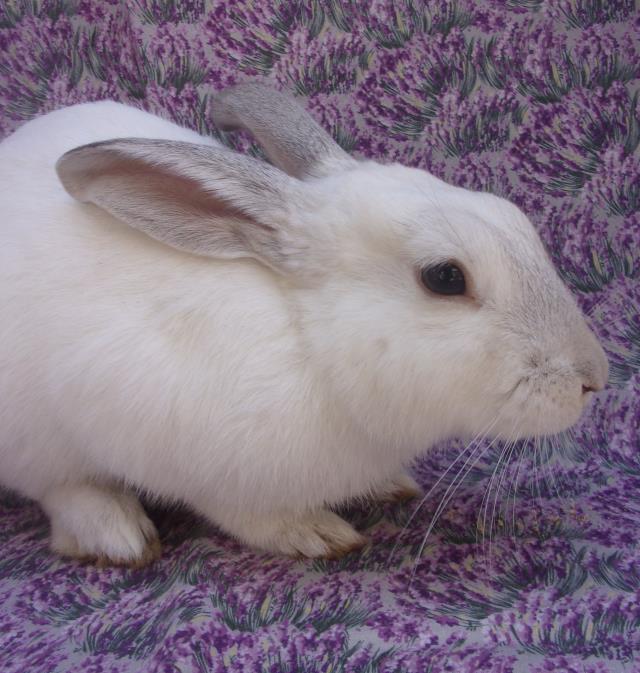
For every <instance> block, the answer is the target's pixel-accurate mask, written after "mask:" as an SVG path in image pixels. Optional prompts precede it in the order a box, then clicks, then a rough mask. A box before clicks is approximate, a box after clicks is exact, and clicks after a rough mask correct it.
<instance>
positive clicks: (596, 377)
mask: <svg viewBox="0 0 640 673" xmlns="http://www.w3.org/2000/svg"><path fill="white" fill-rule="evenodd" d="M578 371H579V372H580V375H581V377H582V393H583V395H584V394H586V393H596V392H598V391H600V390H603V389H604V387H605V386H606V385H607V381H608V379H609V362H608V361H607V357H606V355H605V354H604V351H603V350H602V347H601V346H600V344H597V347H596V353H595V354H594V356H593V357H592V358H591V360H589V361H588V362H584V363H581V366H579V367H578Z"/></svg>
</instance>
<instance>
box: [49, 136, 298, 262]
mask: <svg viewBox="0 0 640 673" xmlns="http://www.w3.org/2000/svg"><path fill="white" fill-rule="evenodd" d="M56 169H57V171H58V176H59V178H60V180H61V181H62V184H63V185H64V187H65V189H66V190H67V191H68V192H69V193H70V194H71V195H72V196H73V197H75V198H76V199H78V200H80V201H83V202H88V203H93V204H95V205H97V206H99V207H101V208H103V209H104V210H106V211H107V212H109V213H110V214H112V215H113V216H115V217H117V218H118V219H120V220H122V221H123V222H125V223H126V224H128V225H129V226H131V227H133V228H135V229H139V230H140V231H143V232H145V233H146V234H148V235H149V236H151V237H153V238H155V239H157V240H159V241H163V242H164V243H167V244H168V245H171V246H173V247H175V248H179V249H180V250H185V251H188V252H192V253H195V254H198V255H204V256H208V257H216V258H227V259H228V258H236V257H253V258H256V259H259V260H260V261H262V262H264V263H265V264H267V265H268V266H270V267H272V268H274V269H276V270H279V271H281V272H289V271H294V270H295V269H298V268H300V266H301V265H303V264H305V259H304V258H305V252H306V250H307V248H308V247H310V240H308V238H307V236H306V235H305V228H304V226H303V225H302V224H301V222H300V220H301V219H302V218H300V217H296V215H297V214H300V213H301V212H302V206H301V205H300V204H301V203H303V202H304V200H305V197H304V194H303V192H302V190H303V189H304V185H303V183H301V182H299V181H298V180H295V179H293V178H290V177H289V176H287V175H285V174H284V173H283V172H281V171H279V170H278V169H277V168H274V167H273V166H270V165H269V164H266V163H265V162H263V161H258V160H256V159H253V158H251V157H247V156H244V155H241V154H238V153H237V152H233V151H232V150H229V149H227V148H225V147H222V146H206V145H194V144H190V143H184V142H175V141H168V140H143V139H122V140H110V141H106V142H100V143H94V144H91V145H84V146H82V147H78V148H76V149H74V150H71V151H70V152H67V153H66V154H65V155H63V156H62V157H61V158H60V159H59V161H58V163H57V165H56Z"/></svg>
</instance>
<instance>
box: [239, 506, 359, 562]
mask: <svg viewBox="0 0 640 673" xmlns="http://www.w3.org/2000/svg"><path fill="white" fill-rule="evenodd" d="M249 521H251V523H246V522H245V524H244V525H243V526H242V530H241V531H237V532H236V536H237V537H239V538H240V539H241V540H243V541H244V542H247V543H248V544H250V545H252V546H255V547H260V548H261V549H265V550H267V551H271V552H275V553H278V554H286V555H287V556H294V557H300V556H303V557H307V558H339V557H341V556H344V555H345V554H348V553H349V552H352V551H355V550H357V549H361V548H362V547H364V545H365V544H366V543H367V539H366V538H365V537H363V536H362V535H360V533H358V531H356V530H355V528H353V526H351V525H350V524H348V523H347V522H346V521H344V519H341V518H340V517H339V516H338V515H337V514H334V513H333V512H329V511H328V510H324V509H322V510H317V511H315V512H311V513H309V514H306V515H302V516H285V517H281V518H280V517H279V518H275V517H274V518H272V519H255V518H253V517H252V518H251V519H249Z"/></svg>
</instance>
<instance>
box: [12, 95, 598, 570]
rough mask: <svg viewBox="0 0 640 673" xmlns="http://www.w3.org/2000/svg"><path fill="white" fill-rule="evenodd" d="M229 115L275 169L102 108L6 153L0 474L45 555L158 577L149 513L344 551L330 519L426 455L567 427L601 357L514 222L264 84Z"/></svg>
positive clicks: (396, 484) (498, 208) (409, 485)
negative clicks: (171, 513)
mask: <svg viewBox="0 0 640 673" xmlns="http://www.w3.org/2000/svg"><path fill="white" fill-rule="evenodd" d="M216 103H217V104H216V122H217V123H218V124H219V125H220V126H221V127H222V128H225V129H231V128H234V127H242V128H246V129H249V130H251V131H252V132H253V133H254V135H255V136H256V138H257V139H258V141H259V142H261V144H262V146H263V147H264V149H265V151H266V153H267V155H268V156H269V158H270V160H271V161H272V163H273V165H271V164H267V163H266V162H263V161H260V160H257V159H254V158H251V157H248V156H243V155H241V154H239V153H236V152H233V151H231V150H229V149H227V148H225V147H223V146H222V145H220V144H219V143H217V142H216V141H214V140H213V139H211V138H205V137H202V136H199V135H197V134H196V133H194V132H192V131H189V130H186V129H184V128H180V127H179V126H176V125H175V124H172V123H170V122H168V121H164V120H162V119H159V118H157V117H154V116H152V115H150V114H147V113H145V112H142V111H139V110H136V109H132V108H130V107H126V106H124V105H120V104H117V103H113V102H99V103H88V104H83V105H77V106H74V107H70V108H67V109H63V110H58V111H56V112H52V113H50V114H47V115H45V116H43V117H41V118H39V119H35V120H33V121H30V122H28V123H27V124H25V125H24V126H22V128H20V129H19V130H18V131H17V132H16V133H14V134H13V135H12V136H10V137H9V138H7V139H6V140H4V141H3V142H2V143H1V144H0V190H1V192H0V307H1V311H2V322H1V323H0V400H1V402H0V404H1V407H0V480H1V481H2V483H3V484H4V485H5V486H7V487H10V488H13V489H16V490H17V491H19V492H21V493H23V494H25V495H26V496H29V497H31V498H34V499H36V500H37V501H39V502H40V503H41V504H42V506H43V507H44V509H45V511H46V512H47V514H48V515H49V517H50V519H51V544H52V548H53V549H54V550H56V551H58V552H60V553H62V554H65V555H71V556H79V557H88V558H99V559H103V560H106V561H110V562H113V563H127V564H142V563H145V562H148V561H150V560H151V559H153V558H154V557H155V556H156V555H157V554H158V552H159V544H158V541H157V534H156V532H155V529H154V527H153V524H152V523H151V522H150V521H149V519H148V518H147V517H146V515H145V513H144V510H143V509H142V507H141V505H140V504H139V502H138V500H137V498H136V496H135V493H136V492H146V493H149V494H152V495H153V496H155V497H158V498H161V499H163V500H165V501H180V502H183V503H187V504H188V505H189V506H191V507H193V508H194V509H195V510H197V511H198V512H200V513H202V514H204V515H205V516H206V517H208V518H209V519H210V520H212V521H214V522H216V523H217V524H218V525H219V526H220V527H221V528H222V529H224V530H225V531H227V532H228V533H230V534H232V535H234V536H236V537H237V538H238V539H240V540H242V541H244V542H245V543H247V544H249V545H253V546H256V547H259V548H262V549H266V550H271V551H274V552H282V553H285V554H293V555H298V554H301V555H304V556H309V557H316V556H328V555H336V554H340V553H344V552H346V551H348V550H350V549H354V548H357V547H359V546H361V545H362V544H363V543H364V538H363V537H362V536H361V535H360V534H359V533H357V532H356V531H355V530H354V529H353V528H352V527H351V526H350V525H349V524H348V523H346V522H345V521H343V520H342V519H341V518H339V517H338V516H337V515H336V514H334V513H333V512H331V510H330V508H331V507H332V506H334V505H336V504H338V503H340V502H343V501H345V500H347V499H349V498H351V497H354V496H359V495H364V494H378V495H380V496H386V497H394V496H397V495H402V494H410V493H411V492H413V491H414V490H415V488H416V486H415V484H414V482H413V481H412V480H411V478H410V477H409V476H408V475H407V474H406V473H405V472H404V471H403V470H404V467H405V466H406V465H407V464H408V463H410V461H411V460H412V459H413V458H414V457H415V456H417V455H418V454H419V453H421V452H423V451H425V450H426V449H428V448H429V447H430V446H432V445H433V444H434V443H435V442H437V441H439V440H443V439H445V438H449V437H452V436H469V435H471V436H473V435H476V434H477V433H482V432H487V433H489V434H491V435H492V436H501V437H523V436H529V435H541V434H546V433H554V432H557V431H560V430H562V429H564V428H566V427H568V426H570V425H572V424H573V423H574V422H575V421H576V420H577V419H578V417H579V415H580V413H581V411H582V409H583V407H584V405H585V403H586V401H587V400H588V398H589V397H590V394H589V393H590V391H593V390H599V389H601V388H602V387H603V386H604V384H605V382H606V379H607V362H606V358H605V356H604V353H603V351H602V349H601V347H600V345H599V344H598V342H597V340H596V339H595V337H594V336H593V334H592V333H591V332H590V331H589V329H588V327H587V326H586V324H585V321H584V319H583V317H582V315H581V314H580V312H579V310H578V308H577V306H576V304H575V302H574V300H573V299H572V297H571V295H570V293H569V292H568V290H567V289H566V288H565V287H564V285H563V284H562V282H561V281H560V280H559V278H558V276H557V275H556V272H555V271H554V269H553V267H552V265H551V263H550V261H549V259H548V257H547V254H546V253H545V250H544V248H543V246H542V243H541V242H540V240H539V238H538V236H537V235H536V233H535V231H534V228H533V227H532V225H531V224H530V222H529V221H528V220H527V218H526V217H525V216H524V215H523V214H522V212H520V211H519V210H518V209H517V208H516V207H515V206H514V205H512V204H510V203H509V202H507V201H504V200H502V199H500V198H497V197H495V196H491V195H489V194H483V193H474V192H471V191H468V190H465V189H460V188H456V187H452V186H450V185H447V184H446V183H444V182H442V181H440V180H438V179H436V178H435V177H433V176H431V175H429V174H428V173H426V172H424V171H421V170H417V169H411V168H406V167H403V166H399V165H381V164H379V163H376V162H373V161H356V160H355V159H353V158H351V157H350V156H348V155H347V154H345V153H344V152H343V151H342V150H341V149H340V148H339V147H338V146H337V145H336V144H334V142H333V141H332V140H331V139H330V137H329V136H328V135H327V134H326V133H325V132H324V131H323V130H322V129H321V128H320V127H319V126H318V125H317V124H316V123H315V122H314V121H313V120H312V119H311V118H310V117H309V116H308V115H307V114H306V113H305V112H304V111H303V109H302V108H301V107H300V106H299V105H298V104H297V103H296V102H295V101H294V100H293V99H292V98H291V97H289V96H287V95H285V94H282V93H278V92H276V91H274V90H272V89H270V88H268V87H267V86H265V85H264V84H260V83H256V82H249V83H245V84H242V85H239V86H238V87H235V88H232V89H230V90H227V91H225V92H223V93H222V94H220V96H219V98H218V100H217V101H216ZM113 138H127V139H121V140H112V139H113ZM87 143H93V144H89V145H87ZM81 145H83V146H82V147H79V146H81ZM74 148H75V149H74ZM56 162H57V163H56ZM154 239H155V240H154Z"/></svg>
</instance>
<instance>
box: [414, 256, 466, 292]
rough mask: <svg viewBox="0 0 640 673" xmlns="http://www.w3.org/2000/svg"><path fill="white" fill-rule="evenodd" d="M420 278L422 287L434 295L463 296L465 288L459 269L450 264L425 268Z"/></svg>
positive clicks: (445, 263)
mask: <svg viewBox="0 0 640 673" xmlns="http://www.w3.org/2000/svg"><path fill="white" fill-rule="evenodd" d="M421 278H422V282H423V284H424V286H425V287H426V288H427V289H429V290H431V292H435V293H436V294H449V295H452V294H464V293H465V290H466V287H467V284H466V283H465V280H464V274H463V273H462V270H461V269H460V267H458V266H456V265H455V264H451V263H450V262H444V263H443V264H434V265H433V266H426V267H425V268H424V269H422V272H421Z"/></svg>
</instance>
